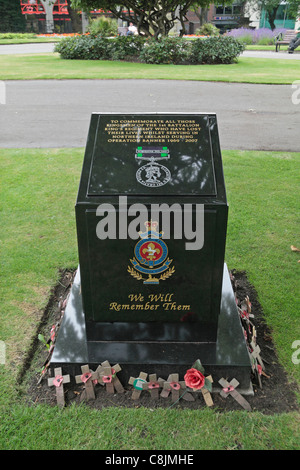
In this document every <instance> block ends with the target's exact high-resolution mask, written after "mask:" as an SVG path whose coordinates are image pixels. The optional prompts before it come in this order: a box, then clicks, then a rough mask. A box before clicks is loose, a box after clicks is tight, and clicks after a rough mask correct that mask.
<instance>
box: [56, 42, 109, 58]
mask: <svg viewBox="0 0 300 470" xmlns="http://www.w3.org/2000/svg"><path fill="white" fill-rule="evenodd" d="M109 42H110V39H107V38H102V37H100V36H99V37H92V36H75V37H71V38H63V39H61V40H60V41H59V43H57V44H56V46H55V49H54V51H55V52H59V53H60V55H61V58H62V59H77V60H99V59H102V60H106V59H109V58H110V56H109Z"/></svg>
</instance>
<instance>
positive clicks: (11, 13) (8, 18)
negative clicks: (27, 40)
mask: <svg viewBox="0 0 300 470" xmlns="http://www.w3.org/2000/svg"><path fill="white" fill-rule="evenodd" d="M25 29H26V22H25V17H24V15H22V11H21V4H20V0H0V31H1V32H4V33H5V32H20V33H22V32H24V31H25Z"/></svg>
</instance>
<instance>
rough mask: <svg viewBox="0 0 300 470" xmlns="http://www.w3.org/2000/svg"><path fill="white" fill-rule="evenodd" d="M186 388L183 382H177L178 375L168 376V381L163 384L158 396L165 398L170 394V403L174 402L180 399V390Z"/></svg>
mask: <svg viewBox="0 0 300 470" xmlns="http://www.w3.org/2000/svg"><path fill="white" fill-rule="evenodd" d="M184 388H186V384H185V381H184V380H182V381H179V374H170V375H169V377H168V380H167V381H166V382H164V388H163V391H162V392H161V394H160V396H161V397H163V398H167V397H168V396H169V393H170V392H172V401H173V402H175V401H177V400H179V398H180V390H182V389H184Z"/></svg>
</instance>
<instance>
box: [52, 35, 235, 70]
mask: <svg viewBox="0 0 300 470" xmlns="http://www.w3.org/2000/svg"><path fill="white" fill-rule="evenodd" d="M243 50H244V46H243V44H241V43H240V42H239V41H238V40H237V39H234V38H232V37H222V36H220V37H211V38H208V39H195V40H193V41H187V40H185V39H183V38H171V37H162V38H159V39H158V40H154V39H148V40H146V39H145V38H143V37H140V36H119V37H116V38H114V39H108V38H104V37H100V36H84V35H83V36H75V37H72V38H64V39H62V40H61V41H60V42H59V43H58V44H57V45H56V47H55V51H56V52H59V53H60V55H61V57H62V59H82V60H126V59H127V60H131V59H132V58H133V57H134V58H135V60H140V61H141V62H146V63H147V64H188V63H193V64H202V63H206V64H230V63H232V62H234V60H236V57H237V56H238V55H239V54H240V53H241V52H242V51H243Z"/></svg>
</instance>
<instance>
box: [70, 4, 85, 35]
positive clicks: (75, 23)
mask: <svg viewBox="0 0 300 470" xmlns="http://www.w3.org/2000/svg"><path fill="white" fill-rule="evenodd" d="M67 4H68V5H67V9H68V13H69V16H70V18H71V23H72V31H73V33H81V32H82V21H81V15H80V13H78V12H77V11H76V10H74V9H73V8H72V6H71V0H67Z"/></svg>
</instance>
